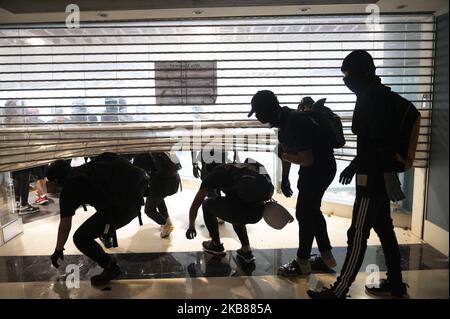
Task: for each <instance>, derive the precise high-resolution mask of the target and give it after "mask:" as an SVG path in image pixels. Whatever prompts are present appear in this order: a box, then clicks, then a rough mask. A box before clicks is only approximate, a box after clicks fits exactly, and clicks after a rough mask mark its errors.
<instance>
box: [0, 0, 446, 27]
mask: <svg viewBox="0 0 450 319" xmlns="http://www.w3.org/2000/svg"><path fill="white" fill-rule="evenodd" d="M73 2H74V1H73V0H14V1H11V0H0V23H33V22H64V21H65V19H66V16H67V13H66V12H65V8H66V5H67V4H69V3H73ZM374 3H376V5H377V6H378V7H379V8H380V12H381V13H393V12H397V13H411V12H430V13H435V12H448V0H427V1H423V0H379V1H377V0H302V1H299V0H147V1H146V0H127V1H123V0H77V1H76V4H77V5H78V6H79V8H80V11H81V22H83V21H118V20H146V19H170V18H183V19H186V18H212V17H237V16H269V15H271V16H273V15H328V14H367V13H370V10H369V11H366V10H367V8H368V5H369V4H374ZM369 8H370V7H369Z"/></svg>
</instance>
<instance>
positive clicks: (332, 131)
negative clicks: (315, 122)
mask: <svg viewBox="0 0 450 319" xmlns="http://www.w3.org/2000/svg"><path fill="white" fill-rule="evenodd" d="M325 101H326V99H320V100H318V101H317V102H315V103H314V104H313V106H312V108H311V110H312V112H314V113H315V114H317V115H318V116H319V118H320V123H319V126H322V127H324V129H325V132H326V134H327V136H328V138H329V140H330V142H331V145H332V146H333V148H342V147H343V146H344V145H345V136H344V129H343V127H342V121H341V118H340V117H339V115H337V114H336V113H334V112H333V111H332V110H331V109H330V108H328V107H326V106H325ZM321 124H322V125H321Z"/></svg>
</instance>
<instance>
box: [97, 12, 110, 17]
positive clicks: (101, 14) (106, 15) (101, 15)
mask: <svg viewBox="0 0 450 319" xmlns="http://www.w3.org/2000/svg"><path fill="white" fill-rule="evenodd" d="M97 15H98V16H99V17H100V18H107V17H108V14H107V13H102V12H100V13H97Z"/></svg>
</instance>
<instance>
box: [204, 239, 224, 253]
mask: <svg viewBox="0 0 450 319" xmlns="http://www.w3.org/2000/svg"><path fill="white" fill-rule="evenodd" d="M202 246H203V250H204V251H206V252H207V253H210V254H213V255H216V256H220V255H225V248H223V244H219V245H215V244H214V243H213V241H212V240H206V241H204V242H203V243H202Z"/></svg>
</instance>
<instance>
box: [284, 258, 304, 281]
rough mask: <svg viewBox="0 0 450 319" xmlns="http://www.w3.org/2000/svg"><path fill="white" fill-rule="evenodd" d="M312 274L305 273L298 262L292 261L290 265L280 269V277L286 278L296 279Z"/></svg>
mask: <svg viewBox="0 0 450 319" xmlns="http://www.w3.org/2000/svg"><path fill="white" fill-rule="evenodd" d="M309 274H310V273H304V272H302V270H301V269H300V265H299V264H298V262H297V260H295V259H294V260H292V261H291V262H290V263H287V264H284V265H283V266H281V267H280V268H278V275H280V276H284V277H294V276H305V275H309Z"/></svg>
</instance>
